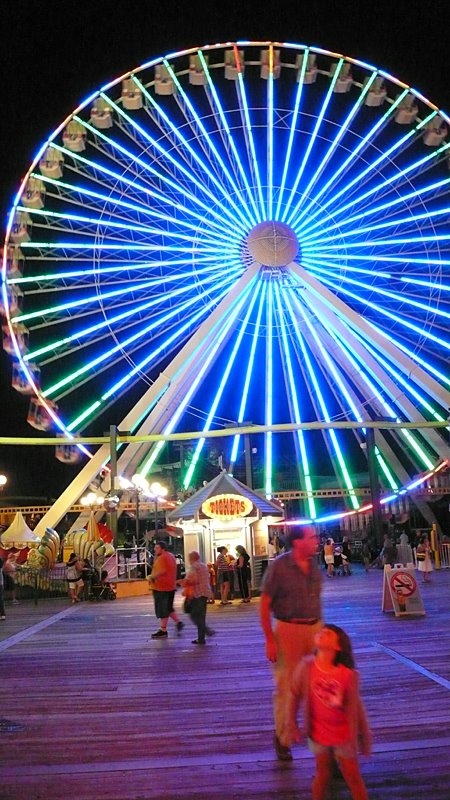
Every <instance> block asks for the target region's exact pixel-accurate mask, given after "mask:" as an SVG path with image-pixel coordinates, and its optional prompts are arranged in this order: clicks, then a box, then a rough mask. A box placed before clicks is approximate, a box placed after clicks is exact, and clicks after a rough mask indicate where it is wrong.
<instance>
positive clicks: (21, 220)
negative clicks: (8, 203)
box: [11, 211, 31, 244]
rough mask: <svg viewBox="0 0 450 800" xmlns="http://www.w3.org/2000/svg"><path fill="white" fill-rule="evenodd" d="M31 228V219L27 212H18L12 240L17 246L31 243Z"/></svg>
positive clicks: (12, 228) (15, 215)
mask: <svg viewBox="0 0 450 800" xmlns="http://www.w3.org/2000/svg"><path fill="white" fill-rule="evenodd" d="M30 226H31V217H30V215H29V214H28V213H27V212H26V211H16V213H15V214H14V220H13V224H12V227H11V240H12V241H13V242H14V243H15V244H22V242H29V241H30V234H29V233H28V228H29V227H30Z"/></svg>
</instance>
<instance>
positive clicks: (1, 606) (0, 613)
mask: <svg viewBox="0 0 450 800" xmlns="http://www.w3.org/2000/svg"><path fill="white" fill-rule="evenodd" d="M4 586H5V582H4V578H3V558H0V619H6V617H5V601H4V598H3V591H4Z"/></svg>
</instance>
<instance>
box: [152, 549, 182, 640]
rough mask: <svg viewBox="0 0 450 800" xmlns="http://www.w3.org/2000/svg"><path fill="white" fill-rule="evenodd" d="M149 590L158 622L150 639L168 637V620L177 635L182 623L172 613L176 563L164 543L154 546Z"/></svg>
mask: <svg viewBox="0 0 450 800" xmlns="http://www.w3.org/2000/svg"><path fill="white" fill-rule="evenodd" d="M149 583H150V588H151V589H152V590H153V600H154V603H155V614H156V617H157V619H159V620H160V627H159V630H157V631H156V632H155V633H152V639H164V638H166V637H167V636H168V633H167V625H168V623H169V618H170V619H172V620H173V621H174V623H175V625H176V629H177V631H178V633H179V632H180V631H181V630H182V629H183V628H184V622H182V621H181V620H179V619H178V616H177V614H176V612H175V611H174V607H173V601H174V599H175V590H176V588H177V562H176V559H175V556H174V555H172V553H169V551H168V550H167V544H166V542H164V541H161V542H157V543H156V545H155V561H154V563H153V568H152V571H151V574H150V576H149Z"/></svg>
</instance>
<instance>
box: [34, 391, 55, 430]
mask: <svg viewBox="0 0 450 800" xmlns="http://www.w3.org/2000/svg"><path fill="white" fill-rule="evenodd" d="M48 406H49V407H50V408H53V409H55V410H56V406H55V405H54V403H51V402H48ZM27 422H28V424H29V425H31V427H32V428H36V430H38V431H49V430H51V429H52V428H53V425H54V422H53V418H52V416H51V414H50V413H49V411H48V410H47V407H46V406H45V405H44V403H43V402H42V400H39V398H38V397H32V398H31V400H30V405H29V407H28V416H27Z"/></svg>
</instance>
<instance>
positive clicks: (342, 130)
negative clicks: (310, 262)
mask: <svg viewBox="0 0 450 800" xmlns="http://www.w3.org/2000/svg"><path fill="white" fill-rule="evenodd" d="M336 72H337V70H336ZM377 74H378V73H377V72H376V71H375V72H372V73H371V75H370V76H369V78H368V81H367V83H366V84H365V85H364V86H362V87H361V91H360V94H359V96H358V97H357V98H356V100H355V102H354V104H353V106H352V108H351V109H350V111H349V113H348V114H347V116H346V118H345V119H344V121H343V122H342V124H341V125H340V126H339V128H338V131H337V133H336V136H335V137H334V139H333V141H332V142H331V145H330V147H329V148H328V150H327V152H326V153H325V155H324V156H323V158H322V160H321V161H320V163H319V165H318V167H317V169H315V171H314V173H313V175H312V177H311V179H310V181H309V183H308V184H307V185H306V187H305V189H303V190H302V196H301V198H300V200H299V201H298V202H297V204H296V205H295V208H294V210H293V211H292V212H291V215H290V221H291V222H292V221H293V220H294V219H298V215H299V213H300V211H301V208H302V205H303V204H304V203H305V201H306V199H307V198H309V197H310V195H311V190H312V189H313V187H314V186H315V184H316V183H317V181H318V180H319V178H320V177H321V175H322V173H323V172H324V170H325V167H326V166H327V164H328V163H329V162H330V160H331V159H332V157H333V155H334V153H335V151H336V149H337V147H338V146H339V143H340V142H341V140H342V139H343V138H344V136H345V134H346V133H347V132H348V130H349V127H350V125H351V123H352V122H353V120H354V118H355V116H356V115H357V114H358V112H359V111H360V110H361V107H362V105H363V103H364V99H365V97H366V96H367V94H368V92H369V91H370V89H371V87H372V85H373V83H374V81H375V79H376V77H377ZM300 216H301V215H300Z"/></svg>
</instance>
